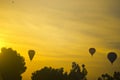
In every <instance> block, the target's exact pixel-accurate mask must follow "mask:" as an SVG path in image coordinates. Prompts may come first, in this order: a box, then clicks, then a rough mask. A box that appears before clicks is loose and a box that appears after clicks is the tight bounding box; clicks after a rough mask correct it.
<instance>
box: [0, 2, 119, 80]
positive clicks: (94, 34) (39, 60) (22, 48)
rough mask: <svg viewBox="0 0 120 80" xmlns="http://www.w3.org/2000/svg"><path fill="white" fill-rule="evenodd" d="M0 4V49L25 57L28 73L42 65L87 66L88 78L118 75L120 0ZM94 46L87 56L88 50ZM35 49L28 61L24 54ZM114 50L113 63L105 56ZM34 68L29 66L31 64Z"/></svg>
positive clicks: (26, 77)
mask: <svg viewBox="0 0 120 80" xmlns="http://www.w3.org/2000/svg"><path fill="white" fill-rule="evenodd" d="M13 1H14V3H12V0H0V47H12V48H13V49H15V50H17V51H18V52H19V53H20V54H21V55H22V56H24V57H25V60H26V65H27V66H28V68H27V71H26V72H25V73H24V74H23V80H28V79H30V76H31V72H33V71H35V70H37V69H40V68H42V67H44V66H52V67H57V68H59V67H64V68H65V71H68V70H69V69H70V68H71V62H72V61H76V62H77V63H79V64H80V65H81V64H82V63H84V64H86V67H87V69H88V72H89V73H88V80H95V79H96V78H97V77H98V76H100V75H101V74H102V73H104V72H108V73H113V72H114V71H115V70H117V71H118V70H119V71H120V65H118V63H120V57H119V56H120V37H119V34H120V31H119V30H120V27H119V26H120V5H119V4H120V0H114V1H113V0H13ZM90 47H95V48H96V49H97V52H96V54H95V55H94V56H93V57H91V56H90V54H89V52H88V49H89V48H90ZM29 49H34V50H36V55H35V57H34V59H33V61H32V62H30V61H29V57H28V54H27V51H28V50H29ZM110 51H115V52H116V53H117V55H118V58H117V60H116V61H115V63H114V65H111V64H110V62H109V61H108V60H107V58H106V55H107V53H108V52H110ZM33 64H34V65H33Z"/></svg>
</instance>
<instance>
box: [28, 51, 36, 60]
mask: <svg viewBox="0 0 120 80" xmlns="http://www.w3.org/2000/svg"><path fill="white" fill-rule="evenodd" d="M28 55H29V58H30V60H32V59H33V57H34V55H35V51H34V50H29V51H28Z"/></svg>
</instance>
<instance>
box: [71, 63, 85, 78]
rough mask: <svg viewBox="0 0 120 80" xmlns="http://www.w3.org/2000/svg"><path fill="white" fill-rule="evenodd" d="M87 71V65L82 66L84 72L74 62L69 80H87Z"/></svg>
mask: <svg viewBox="0 0 120 80" xmlns="http://www.w3.org/2000/svg"><path fill="white" fill-rule="evenodd" d="M86 75H87V69H86V68H85V65H84V64H83V65H82V71H81V69H80V66H79V65H78V64H77V63H76V62H72V69H71V71H70V73H69V80H86Z"/></svg>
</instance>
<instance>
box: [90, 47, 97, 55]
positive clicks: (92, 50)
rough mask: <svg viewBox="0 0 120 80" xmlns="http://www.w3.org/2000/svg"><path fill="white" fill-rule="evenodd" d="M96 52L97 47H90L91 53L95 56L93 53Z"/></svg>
mask: <svg viewBox="0 0 120 80" xmlns="http://www.w3.org/2000/svg"><path fill="white" fill-rule="evenodd" d="M95 52H96V49H95V48H90V49H89V53H90V54H91V55H92V56H93V54H94V53H95Z"/></svg>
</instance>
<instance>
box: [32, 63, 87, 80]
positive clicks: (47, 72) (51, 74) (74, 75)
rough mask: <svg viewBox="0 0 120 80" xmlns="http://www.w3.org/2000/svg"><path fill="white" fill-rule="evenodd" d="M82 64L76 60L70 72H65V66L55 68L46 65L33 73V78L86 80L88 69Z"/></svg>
mask: <svg viewBox="0 0 120 80" xmlns="http://www.w3.org/2000/svg"><path fill="white" fill-rule="evenodd" d="M82 67H83V69H82V71H81V70H80V66H79V65H78V64H76V63H75V62H73V63H72V69H71V71H70V73H69V74H67V72H64V69H63V68H60V69H54V68H52V67H44V68H42V69H40V70H37V71H35V72H34V73H32V77H31V78H32V80H86V75H87V70H86V68H85V65H83V66H82Z"/></svg>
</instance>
